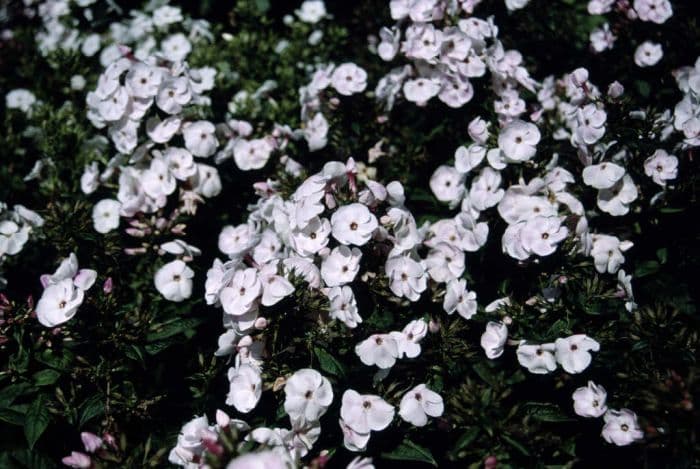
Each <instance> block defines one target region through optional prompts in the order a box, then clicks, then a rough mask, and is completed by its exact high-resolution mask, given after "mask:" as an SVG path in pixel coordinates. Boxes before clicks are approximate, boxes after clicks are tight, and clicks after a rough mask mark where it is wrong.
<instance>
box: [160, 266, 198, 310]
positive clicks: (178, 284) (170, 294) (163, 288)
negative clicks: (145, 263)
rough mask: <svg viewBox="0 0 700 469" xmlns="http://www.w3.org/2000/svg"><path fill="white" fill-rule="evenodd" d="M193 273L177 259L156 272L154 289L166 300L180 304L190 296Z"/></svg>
mask: <svg viewBox="0 0 700 469" xmlns="http://www.w3.org/2000/svg"><path fill="white" fill-rule="evenodd" d="M192 277H194V271H193V270H192V269H190V268H189V267H187V264H185V263H184V262H182V261H181V260H179V259H177V260H174V261H172V262H168V263H167V264H165V265H164V266H163V267H161V268H160V269H158V272H156V275H155V278H154V282H155V285H156V289H157V290H158V291H159V292H160V294H161V295H163V297H164V298H165V299H166V300H170V301H175V302H180V301H183V300H186V299H187V298H189V297H190V296H191V295H192Z"/></svg>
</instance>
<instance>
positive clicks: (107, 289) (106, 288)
mask: <svg viewBox="0 0 700 469" xmlns="http://www.w3.org/2000/svg"><path fill="white" fill-rule="evenodd" d="M113 287H114V281H113V280H112V277H107V280H105V283H104V284H102V291H103V292H104V293H105V295H109V294H110V293H112V288H113Z"/></svg>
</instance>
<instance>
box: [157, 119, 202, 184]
mask: <svg viewBox="0 0 700 469" xmlns="http://www.w3.org/2000/svg"><path fill="white" fill-rule="evenodd" d="M166 120H167V119H166ZM163 157H164V158H165V161H166V162H167V164H168V169H169V170H170V172H171V173H172V174H173V176H175V179H178V180H180V181H186V180H187V179H188V178H190V177H192V176H194V175H195V174H197V165H196V164H195V162H194V158H192V154H191V153H190V152H189V151H187V150H185V149H184V148H177V147H168V148H167V149H166V150H165V151H164V152H163Z"/></svg>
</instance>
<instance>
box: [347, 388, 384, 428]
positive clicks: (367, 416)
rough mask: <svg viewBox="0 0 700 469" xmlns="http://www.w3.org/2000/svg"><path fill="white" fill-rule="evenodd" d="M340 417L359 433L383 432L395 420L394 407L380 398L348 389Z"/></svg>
mask: <svg viewBox="0 0 700 469" xmlns="http://www.w3.org/2000/svg"><path fill="white" fill-rule="evenodd" d="M340 417H341V418H342V419H343V422H345V424H346V425H347V426H349V427H350V428H352V429H353V430H354V431H355V432H357V433H369V432H370V431H381V430H384V429H385V428H386V427H388V426H389V424H390V423H391V421H392V420H394V407H392V406H391V404H389V403H388V402H386V401H385V400H384V399H382V398H381V397H379V396H375V395H371V394H364V395H361V394H359V393H358V392H357V391H355V390H353V389H348V390H347V391H345V393H343V400H342V405H341V407H340Z"/></svg>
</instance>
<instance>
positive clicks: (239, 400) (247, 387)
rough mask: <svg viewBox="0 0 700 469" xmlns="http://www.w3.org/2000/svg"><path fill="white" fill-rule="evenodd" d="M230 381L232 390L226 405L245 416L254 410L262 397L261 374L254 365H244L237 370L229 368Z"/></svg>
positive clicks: (227, 397) (230, 389)
mask: <svg viewBox="0 0 700 469" xmlns="http://www.w3.org/2000/svg"><path fill="white" fill-rule="evenodd" d="M228 380H229V382H230V388H229V392H228V395H227V396H226V404H227V405H232V406H233V407H235V408H236V410H237V411H239V412H242V413H244V414H247V413H248V412H250V411H251V410H253V409H254V408H255V406H256V405H258V401H259V400H260V396H262V378H261V377H260V372H259V371H258V370H256V369H255V368H254V367H253V366H252V365H249V364H242V365H240V366H238V367H236V368H229V370H228Z"/></svg>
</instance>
